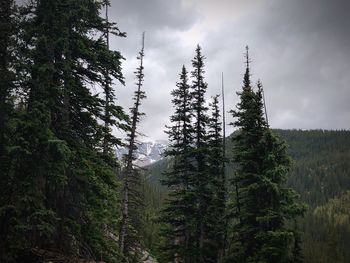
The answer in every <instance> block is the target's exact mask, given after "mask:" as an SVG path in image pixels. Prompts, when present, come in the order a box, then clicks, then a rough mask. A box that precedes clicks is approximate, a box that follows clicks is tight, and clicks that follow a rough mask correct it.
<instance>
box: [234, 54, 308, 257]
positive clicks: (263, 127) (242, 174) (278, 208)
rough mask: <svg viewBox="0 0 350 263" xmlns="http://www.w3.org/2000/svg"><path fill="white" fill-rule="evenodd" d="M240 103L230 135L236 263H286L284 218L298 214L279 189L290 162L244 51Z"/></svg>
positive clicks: (289, 235)
mask: <svg viewBox="0 0 350 263" xmlns="http://www.w3.org/2000/svg"><path fill="white" fill-rule="evenodd" d="M246 64H247V67H246V72H245V75H244V80H243V88H242V91H241V92H239V93H238V95H239V97H240V102H239V103H238V105H237V110H232V111H231V112H232V115H233V117H234V118H236V120H235V122H234V125H235V126H236V127H238V128H239V133H238V134H237V135H236V136H235V137H234V145H235V146H234V161H235V162H236V163H237V165H238V168H237V177H236V182H235V183H236V184H237V187H238V196H239V204H240V209H239V215H238V217H239V221H238V222H237V224H236V226H235V231H236V240H235V241H236V246H235V248H236V250H235V251H234V253H233V258H232V260H233V261H235V262H290V261H291V255H290V254H291V251H290V248H291V241H292V240H293V230H292V229H289V228H288V227H287V224H286V223H287V220H289V219H292V218H295V217H296V216H297V215H300V214H301V213H302V211H303V206H301V205H298V204H297V203H296V200H295V198H296V194H295V192H294V191H293V190H291V189H288V188H286V187H285V186H284V183H285V180H286V174H287V172H288V170H289V167H290V159H289V157H288V155H287V153H286V145H285V143H284V142H281V141H280V140H279V139H278V138H277V137H276V136H275V135H273V134H272V132H271V130H270V129H269V128H268V126H267V123H266V120H265V118H264V105H263V98H262V90H261V86H259V88H258V90H257V91H254V89H253V87H252V85H251V81H250V68H249V56H248V48H247V53H246Z"/></svg>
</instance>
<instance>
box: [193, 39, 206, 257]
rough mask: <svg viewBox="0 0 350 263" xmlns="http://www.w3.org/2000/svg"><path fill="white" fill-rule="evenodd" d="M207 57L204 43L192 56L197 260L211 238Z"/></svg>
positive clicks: (201, 255) (203, 252)
mask: <svg viewBox="0 0 350 263" xmlns="http://www.w3.org/2000/svg"><path fill="white" fill-rule="evenodd" d="M204 59H205V57H204V56H203V55H202V52H201V47H200V46H199V45H198V46H197V48H196V54H195V57H194V58H193V60H192V66H193V71H192V72H191V77H192V86H191V89H192V97H193V102H192V109H193V115H194V124H193V125H194V145H195V150H194V151H193V152H192V157H193V159H194V167H195V168H194V172H195V175H194V177H195V180H196V183H195V195H194V198H195V199H196V201H195V202H196V203H197V213H196V217H197V219H196V228H197V229H196V241H195V243H196V246H197V252H196V254H197V255H196V257H197V258H196V259H195V261H194V262H204V261H205V255H204V254H205V242H206V238H207V225H206V224H207V222H206V221H207V219H208V203H209V201H210V190H209V189H208V185H209V175H208V169H207V168H208V167H207V157H208V151H207V150H208V147H207V134H206V129H207V126H208V116H207V111H208V108H207V107H206V105H205V93H206V90H207V83H206V82H205V81H204V73H205V71H204Z"/></svg>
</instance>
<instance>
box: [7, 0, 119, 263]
mask: <svg viewBox="0 0 350 263" xmlns="http://www.w3.org/2000/svg"><path fill="white" fill-rule="evenodd" d="M102 6H103V3H102V2H99V1H92V0H91V1H79V0H78V1H73V0H60V1H53V0H43V1H34V2H33V6H30V8H29V9H27V20H26V22H27V23H26V25H25V27H24V29H23V30H25V31H26V32H25V33H26V34H25V36H26V37H27V38H24V39H23V41H25V44H26V53H25V54H26V56H27V57H26V59H27V62H28V65H27V70H28V73H29V80H28V82H27V83H25V84H26V87H25V88H26V91H27V94H28V97H27V98H26V104H25V108H24V113H23V115H22V116H21V119H20V120H19V125H18V127H17V129H16V134H17V136H16V137H15V141H14V147H13V151H14V153H13V155H12V159H11V163H13V167H11V174H12V176H13V178H14V181H16V183H17V185H16V192H15V193H13V195H12V196H11V202H12V205H13V206H14V207H15V208H16V220H15V227H16V229H17V232H16V235H15V236H13V237H12V238H11V239H12V241H13V242H14V243H12V248H14V249H16V250H17V253H13V254H12V255H14V258H15V259H14V261H15V262H21V260H22V259H21V255H23V254H24V253H25V252H26V251H28V249H31V248H40V249H44V250H55V251H59V252H60V253H62V254H65V255H68V256H76V257H83V258H88V259H96V258H103V259H106V260H108V261H110V262H116V261H117V259H118V255H117V251H116V250H115V249H114V248H113V245H114V243H115V241H114V240H113V239H112V238H111V237H113V236H116V235H117V224H116V223H115V222H116V220H115V218H116V216H117V215H118V210H117V209H118V205H117V204H118V202H117V179H116V176H115V166H116V160H114V161H113V158H110V161H108V162H106V158H105V155H103V154H102V151H101V145H102V142H103V140H102V139H103V134H104V127H103V125H101V124H100V123H101V121H102V120H103V117H104V111H103V108H104V105H105V101H104V99H103V98H101V96H99V94H95V92H94V91H93V89H91V86H94V85H96V86H100V87H103V84H104V79H103V76H104V74H105V72H107V71H108V72H109V74H110V76H111V77H113V78H115V79H116V80H118V81H121V82H122V81H123V77H122V74H121V68H120V65H121V59H122V57H121V55H120V53H119V52H117V51H110V50H109V49H108V46H107V44H106V41H105V40H104V38H103V34H104V32H105V31H106V27H109V28H110V31H113V32H116V34H118V31H117V28H116V27H115V26H114V24H112V23H108V22H107V21H106V20H105V19H103V18H101V17H100V10H101V8H102ZM116 107H117V106H116ZM117 109H118V111H117V110H113V111H111V116H113V122H114V124H115V125H118V124H119V123H122V122H123V121H124V119H125V117H126V115H125V114H124V113H123V112H122V110H121V108H120V107H117ZM110 138H113V137H112V136H111V137H110ZM114 141H115V142H116V143H117V142H118V140H116V138H115V140H114ZM24 261H25V260H24Z"/></svg>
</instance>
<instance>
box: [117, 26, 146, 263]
mask: <svg viewBox="0 0 350 263" xmlns="http://www.w3.org/2000/svg"><path fill="white" fill-rule="evenodd" d="M144 40H145V33H143V35H142V47H141V51H140V52H139V55H138V57H137V59H138V60H139V61H140V65H139V67H138V68H137V70H136V72H135V74H136V79H137V81H136V86H137V89H136V91H135V93H134V97H133V100H134V105H133V107H132V108H130V115H131V127H130V131H129V133H128V138H127V140H128V145H127V147H128V152H127V155H126V156H125V167H124V169H123V171H122V180H123V189H122V195H123V197H122V219H121V223H120V230H119V250H120V252H121V253H122V256H123V262H137V260H138V257H139V249H140V247H141V245H142V243H141V240H140V228H141V227H142V222H141V218H140V214H141V212H140V211H141V210H140V208H141V206H142V199H143V198H142V196H141V189H140V184H141V178H140V171H139V169H138V168H137V167H135V166H134V164H133V161H134V160H135V151H136V150H137V135H138V132H137V125H138V123H139V122H140V117H141V116H143V115H144V113H142V112H141V111H140V106H141V101H142V100H143V99H145V98H146V95H145V92H144V91H143V90H142V89H141V88H142V84H143V81H144V66H143V58H144V55H145V54H144Z"/></svg>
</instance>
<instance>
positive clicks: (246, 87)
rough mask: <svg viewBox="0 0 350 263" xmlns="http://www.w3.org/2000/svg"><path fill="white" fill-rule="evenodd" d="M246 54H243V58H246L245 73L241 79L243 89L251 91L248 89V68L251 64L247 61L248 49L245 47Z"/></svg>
mask: <svg viewBox="0 0 350 263" xmlns="http://www.w3.org/2000/svg"><path fill="white" fill-rule="evenodd" d="M245 48H246V53H245V58H246V62H245V63H246V65H247V67H246V71H245V74H244V79H243V89H251V87H250V68H249V63H250V62H251V61H250V59H249V47H248V46H246V47H245Z"/></svg>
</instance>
